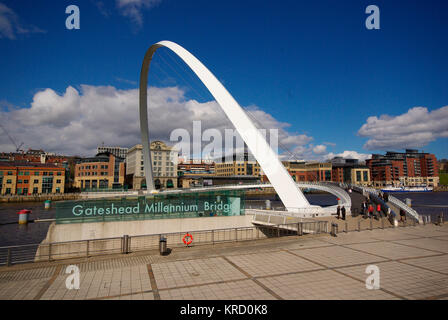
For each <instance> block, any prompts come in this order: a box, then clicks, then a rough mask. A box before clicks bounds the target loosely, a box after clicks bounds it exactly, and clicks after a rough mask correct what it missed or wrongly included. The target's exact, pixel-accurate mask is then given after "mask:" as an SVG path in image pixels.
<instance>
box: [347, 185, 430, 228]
mask: <svg viewBox="0 0 448 320" xmlns="http://www.w3.org/2000/svg"><path fill="white" fill-rule="evenodd" d="M347 186H349V187H351V188H352V189H355V188H358V189H360V190H362V191H365V192H368V193H369V194H370V195H373V196H375V197H376V200H377V201H381V202H382V203H383V204H385V205H386V206H387V207H389V206H388V205H387V204H386V203H385V202H384V201H382V200H381V198H380V197H379V191H378V190H377V189H373V188H368V187H363V186H358V185H353V184H347ZM389 201H390V202H391V203H392V204H394V205H395V206H397V207H398V208H400V209H403V210H404V211H405V213H407V214H408V215H409V216H411V217H412V218H414V219H415V220H416V221H417V222H418V223H423V219H422V218H421V216H420V215H419V214H418V212H417V211H416V210H414V209H413V208H411V207H409V206H408V205H406V204H405V203H404V202H403V201H401V200H399V199H397V198H395V197H394V196H391V195H389ZM392 212H393V211H392ZM393 213H394V215H395V217H396V216H397V213H395V212H393Z"/></svg>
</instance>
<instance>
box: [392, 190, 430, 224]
mask: <svg viewBox="0 0 448 320" xmlns="http://www.w3.org/2000/svg"><path fill="white" fill-rule="evenodd" d="M389 201H390V202H392V203H393V204H394V205H396V206H397V207H399V208H400V209H403V210H404V211H405V212H406V213H407V214H408V215H410V216H411V217H412V218H414V219H415V220H417V221H418V223H423V219H422V217H421V216H420V215H419V214H418V212H417V211H416V210H414V209H413V208H411V207H409V206H408V205H406V204H405V203H404V202H403V201H400V200H399V199H397V198H395V197H394V196H391V195H389Z"/></svg>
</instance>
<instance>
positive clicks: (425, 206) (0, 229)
mask: <svg viewBox="0 0 448 320" xmlns="http://www.w3.org/2000/svg"><path fill="white" fill-rule="evenodd" d="M305 196H306V198H307V199H308V201H309V202H310V204H314V205H320V206H330V205H335V204H337V199H336V197H334V196H333V195H330V194H306V195H305ZM393 196H395V197H397V198H399V199H400V200H403V201H404V199H406V198H410V199H411V200H412V207H413V208H414V209H416V210H417V212H418V213H420V214H425V215H432V216H434V218H435V216H437V215H439V214H440V213H441V212H443V213H444V214H445V217H446V218H448V192H422V193H416V192H407V193H394V194H393ZM266 199H270V200H272V201H271V207H272V208H273V209H275V208H279V207H283V204H282V203H281V201H278V200H277V201H275V200H274V199H273V198H272V196H270V197H269V196H268V197H259V198H257V199H254V198H252V197H251V198H248V199H246V208H257V207H258V208H260V207H264V206H265V200H266ZM430 206H435V207H430ZM437 206H442V207H437ZM22 209H29V210H31V211H32V214H31V215H30V216H29V220H35V219H53V218H54V217H55V209H53V208H52V209H48V210H46V209H44V203H43V202H38V203H36V202H25V203H1V204H0V247H2V246H12V245H22V244H37V243H40V242H41V241H42V240H43V239H44V238H45V237H46V235H47V231H48V227H49V225H50V222H38V223H28V224H27V225H19V224H18V223H17V222H18V214H17V212H18V211H20V210H22ZM434 218H433V221H434Z"/></svg>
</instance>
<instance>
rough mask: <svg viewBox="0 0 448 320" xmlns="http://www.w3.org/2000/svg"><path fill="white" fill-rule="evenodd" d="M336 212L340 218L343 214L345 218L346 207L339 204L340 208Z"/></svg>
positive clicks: (343, 218)
mask: <svg viewBox="0 0 448 320" xmlns="http://www.w3.org/2000/svg"><path fill="white" fill-rule="evenodd" d="M336 214H337V215H338V219H340V218H341V216H342V220H345V207H344V206H342V208H341V206H338V209H337V210H336Z"/></svg>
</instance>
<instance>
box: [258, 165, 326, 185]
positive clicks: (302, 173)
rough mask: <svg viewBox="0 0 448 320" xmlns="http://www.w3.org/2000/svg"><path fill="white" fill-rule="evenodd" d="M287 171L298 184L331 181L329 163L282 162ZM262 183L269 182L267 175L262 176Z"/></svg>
mask: <svg viewBox="0 0 448 320" xmlns="http://www.w3.org/2000/svg"><path fill="white" fill-rule="evenodd" d="M282 163H283V165H284V167H285V169H286V170H288V172H289V174H290V175H291V176H292V178H293V180H294V181H297V182H318V181H331V180H332V171H331V163H329V162H315V161H311V162H306V161H282ZM261 180H262V182H267V181H269V180H268V179H267V177H266V175H264V174H263V175H262V178H261Z"/></svg>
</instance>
